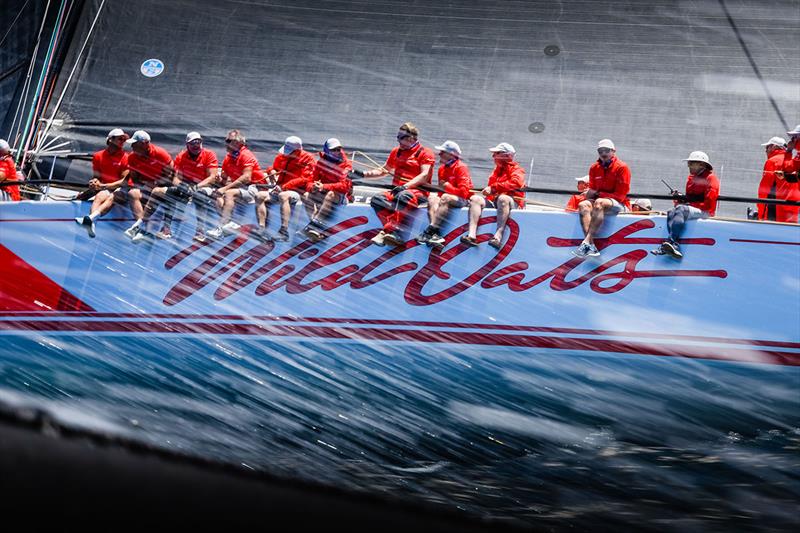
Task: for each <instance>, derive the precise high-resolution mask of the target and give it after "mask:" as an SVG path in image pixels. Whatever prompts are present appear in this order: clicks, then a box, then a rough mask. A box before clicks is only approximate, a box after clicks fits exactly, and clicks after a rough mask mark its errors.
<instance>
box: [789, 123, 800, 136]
mask: <svg viewBox="0 0 800 533" xmlns="http://www.w3.org/2000/svg"><path fill="white" fill-rule="evenodd" d="M786 133H787V134H788V135H791V136H795V135H800V124H798V125H797V126H795V127H794V129H793V130H792V131H787V132H786Z"/></svg>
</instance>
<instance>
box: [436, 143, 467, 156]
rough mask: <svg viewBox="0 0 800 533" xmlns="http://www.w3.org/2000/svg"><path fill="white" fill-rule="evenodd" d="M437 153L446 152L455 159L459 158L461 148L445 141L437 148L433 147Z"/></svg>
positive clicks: (456, 144)
mask: <svg viewBox="0 0 800 533" xmlns="http://www.w3.org/2000/svg"><path fill="white" fill-rule="evenodd" d="M434 148H435V149H436V150H437V151H438V152H447V153H448V154H452V155H454V156H456V157H461V147H460V146H459V145H458V143H457V142H455V141H445V142H443V143H442V144H440V145H439V146H434Z"/></svg>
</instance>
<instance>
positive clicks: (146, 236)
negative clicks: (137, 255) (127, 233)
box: [131, 231, 153, 244]
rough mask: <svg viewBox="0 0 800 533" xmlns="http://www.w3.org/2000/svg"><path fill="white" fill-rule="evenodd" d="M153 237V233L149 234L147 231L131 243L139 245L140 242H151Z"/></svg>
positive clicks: (139, 234)
mask: <svg viewBox="0 0 800 533" xmlns="http://www.w3.org/2000/svg"><path fill="white" fill-rule="evenodd" d="M152 236H153V235H152V234H151V233H148V232H146V231H140V232H138V233H137V234H136V235H134V236H133V238H132V239H131V242H132V243H134V244H139V243H140V242H143V241H149V240H150V238H151V237H152Z"/></svg>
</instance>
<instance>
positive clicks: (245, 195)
mask: <svg viewBox="0 0 800 533" xmlns="http://www.w3.org/2000/svg"><path fill="white" fill-rule="evenodd" d="M257 194H258V187H256V186H255V185H248V186H247V187H240V188H239V194H238V196H236V201H237V202H239V203H242V204H253V203H255V201H256V195H257Z"/></svg>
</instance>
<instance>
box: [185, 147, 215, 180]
mask: <svg viewBox="0 0 800 533" xmlns="http://www.w3.org/2000/svg"><path fill="white" fill-rule="evenodd" d="M218 163H219V162H218V161H217V155H216V154H215V153H214V152H212V151H211V150H209V149H208V148H203V149H201V150H200V153H199V154H197V158H192V155H191V154H190V153H189V150H187V149H185V148H184V149H183V150H181V153H179V154H178V155H176V156H175V172H179V173H180V175H181V176H182V177H183V179H184V180H186V181H187V182H189V183H200V182H201V181H203V180H204V179H206V178H207V177H208V170H209V169H213V171H214V172H216V171H217V170H216V169H217V165H218Z"/></svg>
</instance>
